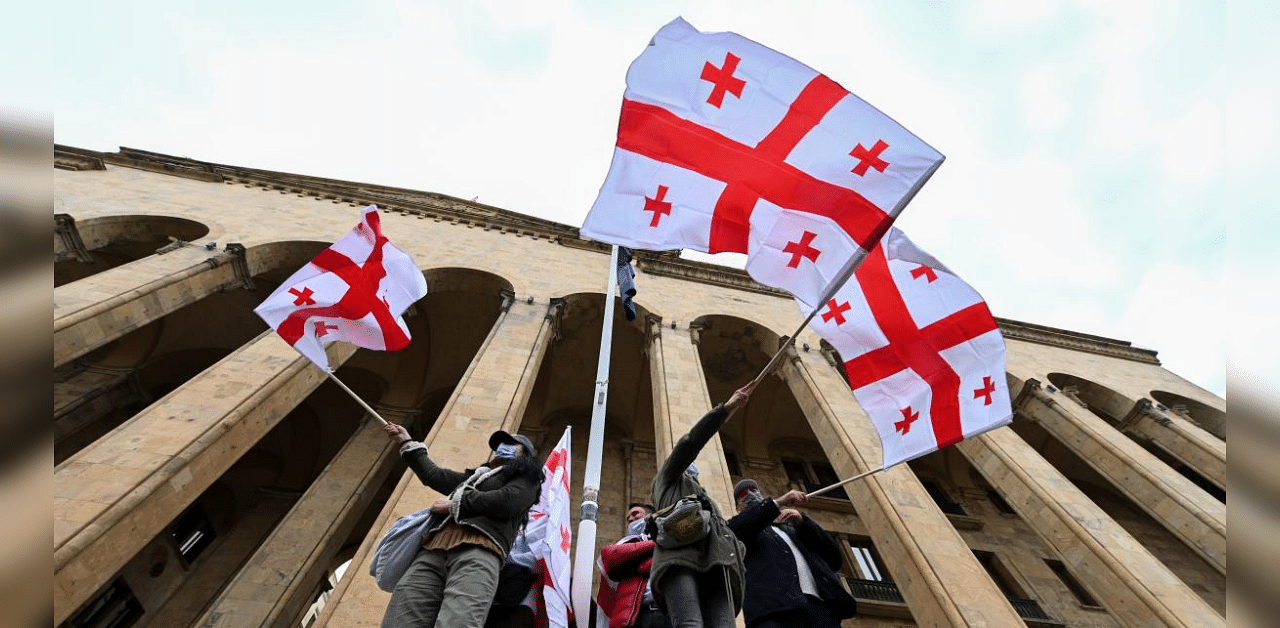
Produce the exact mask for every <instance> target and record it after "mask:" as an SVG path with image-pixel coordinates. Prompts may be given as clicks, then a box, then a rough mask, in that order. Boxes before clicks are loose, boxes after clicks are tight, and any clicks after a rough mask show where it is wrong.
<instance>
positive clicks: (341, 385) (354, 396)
mask: <svg viewBox="0 0 1280 628" xmlns="http://www.w3.org/2000/svg"><path fill="white" fill-rule="evenodd" d="M325 375H328V376H329V379H331V380H333V383H335V384H337V385H338V387H339V388H341V389H343V390H345V391H347V394H348V395H351V398H352V399H355V400H356V403H358V404H360V407H362V408H364V410H365V412H368V413H369V414H372V415H373V418H375V419H377V420H379V421H382V424H383V425H386V424H387V420H386V419H384V418H382V416H381V415H379V414H378V411H377V410H374V409H373V408H370V407H369V404H367V403H365V402H364V399H361V398H360V396H359V395H357V394H356V393H355V391H354V390H351V389H350V388H347V385H346V384H344V383H342V380H340V379H338V378H337V376H335V375H334V374H333V373H332V372H330V371H325Z"/></svg>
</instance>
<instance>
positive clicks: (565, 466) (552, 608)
mask: <svg viewBox="0 0 1280 628" xmlns="http://www.w3.org/2000/svg"><path fill="white" fill-rule="evenodd" d="M571 429H572V428H569V427H566V428H565V430H564V435H563V436H561V437H560V442H558V443H556V446H555V449H552V450H551V453H550V454H548V455H547V462H546V465H545V471H546V479H544V480H543V482H542V496H541V498H540V499H539V500H538V503H537V504H536V505H535V506H534V507H533V508H532V509H530V510H529V522H528V524H527V525H526V526H525V530H524V537H525V541H526V542H527V543H528V546H529V550H530V552H531V553H532V559H533V561H534V562H536V564H537V566H538V569H537V571H538V578H537V580H536V581H535V582H534V584H533V590H532V591H530V594H529V597H528V598H526V599H525V602H524V603H525V605H526V606H529V607H530V608H532V609H533V612H534V618H535V622H536V624H535V625H537V626H538V628H568V626H569V625H570V623H571V622H572V621H573V610H572V607H571V605H570V601H569V594H570V591H569V580H570V576H571V575H572V570H571V565H570V561H569V550H570V548H572V547H573V531H572V527H571V526H570V523H571V521H570V518H569V517H570V508H569V471H570V469H572V459H571V456H570V430H571ZM512 559H513V560H514V559H516V557H514V556H513V557H512Z"/></svg>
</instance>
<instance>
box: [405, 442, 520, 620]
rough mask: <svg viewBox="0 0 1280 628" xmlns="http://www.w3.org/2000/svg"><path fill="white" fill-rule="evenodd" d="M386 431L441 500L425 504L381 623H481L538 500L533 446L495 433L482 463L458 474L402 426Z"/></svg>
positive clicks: (411, 466)
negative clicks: (418, 538) (421, 527)
mask: <svg viewBox="0 0 1280 628" xmlns="http://www.w3.org/2000/svg"><path fill="white" fill-rule="evenodd" d="M386 432H387V437H388V438H390V439H391V440H392V441H394V442H396V443H399V444H400V455H401V456H403V457H404V459H405V461H406V462H407V463H408V464H409V468H410V469H413V472H414V473H415V474H416V475H417V476H418V479H420V480H422V483H423V484H426V485H427V486H429V487H431V488H432V489H435V490H436V491H439V492H440V493H442V494H444V495H447V497H442V498H440V499H438V500H436V502H435V503H434V504H432V505H431V508H430V511H431V514H432V520H431V523H430V525H429V527H428V529H427V532H426V534H425V536H424V539H423V543H422V550H421V551H419V552H418V555H417V557H416V558H414V560H413V563H412V564H411V565H410V566H409V569H408V571H406V572H405V574H404V575H403V576H401V578H400V580H399V582H397V583H396V587H395V590H394V591H393V592H392V594H391V602H390V603H389V604H388V605H387V612H386V614H385V615H384V616H383V619H382V627H383V628H431V627H433V626H436V625H439V626H447V627H449V628H455V627H463V626H466V627H473V628H479V627H481V626H483V625H484V621H485V617H486V616H487V615H488V613H489V606H490V604H491V603H492V601H493V595H494V591H495V589H496V588H497V585H498V574H499V571H500V569H501V567H502V564H503V561H504V560H505V558H506V556H507V552H509V551H510V550H511V544H512V542H513V540H514V539H515V536H516V532H517V531H518V530H519V529H520V528H521V526H523V525H524V523H525V521H526V520H527V519H528V512H529V508H531V507H532V506H533V505H534V504H535V503H537V501H538V494H539V491H540V490H541V485H542V478H543V471H542V463H541V462H539V461H538V457H537V451H536V450H535V449H534V447H533V443H532V442H530V441H529V439H528V438H526V437H524V436H521V435H519V434H508V433H506V432H503V431H497V432H494V433H493V434H492V435H491V436H490V437H489V448H490V449H491V450H493V453H492V455H491V456H490V458H489V460H488V462H486V463H485V464H484V465H483V466H481V467H479V468H477V469H474V470H468V471H467V472H466V473H460V472H458V471H450V470H448V469H442V468H440V467H438V466H436V464H435V462H433V461H432V460H431V458H429V457H428V455H427V446H426V445H425V444H423V443H421V442H418V441H415V440H411V439H410V437H409V433H408V432H407V431H405V429H404V428H403V427H400V426H399V425H396V424H394V423H388V424H387V426H386Z"/></svg>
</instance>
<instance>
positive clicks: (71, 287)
mask: <svg viewBox="0 0 1280 628" xmlns="http://www.w3.org/2000/svg"><path fill="white" fill-rule="evenodd" d="M245 269H246V266H245V265H244V247H242V246H240V245H238V244H235V245H228V246H227V249H226V250H224V251H207V250H205V249H204V248H202V247H183V248H180V249H178V250H176V251H171V252H169V253H166V254H164V255H152V256H150V257H146V258H143V259H140V260H137V261H135V262H132V263H129V264H125V265H124V266H119V267H116V268H112V269H110V270H107V271H104V272H101V273H98V274H96V275H94V276H92V277H86V278H84V279H81V280H80V281H75V282H72V283H69V284H67V285H65V286H59V287H57V288H55V289H54V290H53V367H54V368H58V367H59V366H62V365H63V364H66V363H67V362H70V361H71V360H74V359H76V358H78V357H80V356H82V355H84V354H86V353H88V352H90V351H92V350H94V349H96V348H98V347H101V346H102V345H104V344H106V343H108V342H111V341H112V340H115V339H116V338H119V337H121V336H123V335H125V334H127V333H129V332H131V331H133V330H135V329H137V328H139V327H142V326H143V325H146V324H147V323H150V322H152V321H154V320H157V319H159V318H161V317H163V316H165V315H166V314H169V313H171V312H174V311H176V310H178V309H181V308H183V307H185V306H187V305H190V304H192V303H195V302H196V301H199V300H200V299H203V298H205V297H207V296H209V295H211V294H214V293H216V292H221V291H223V290H226V289H227V288H230V287H232V286H240V285H245V282H246V281H247V280H248V277H247V274H246V273H247V271H246V270H245Z"/></svg>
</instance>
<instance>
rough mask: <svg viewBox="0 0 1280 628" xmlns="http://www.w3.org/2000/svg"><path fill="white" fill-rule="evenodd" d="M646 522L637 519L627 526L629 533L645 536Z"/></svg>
mask: <svg viewBox="0 0 1280 628" xmlns="http://www.w3.org/2000/svg"><path fill="white" fill-rule="evenodd" d="M644 527H645V520H644V519H643V518H640V519H636V520H635V521H632V522H631V523H628V524H627V532H628V533H629V534H644Z"/></svg>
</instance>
